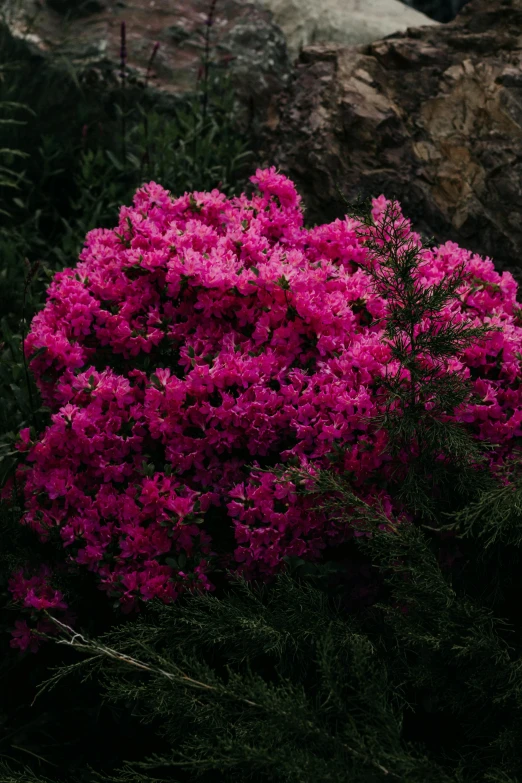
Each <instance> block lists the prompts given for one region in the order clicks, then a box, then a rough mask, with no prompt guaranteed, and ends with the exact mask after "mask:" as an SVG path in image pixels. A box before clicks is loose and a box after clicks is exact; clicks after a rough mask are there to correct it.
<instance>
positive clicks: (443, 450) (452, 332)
mask: <svg viewBox="0 0 522 783" xmlns="http://www.w3.org/2000/svg"><path fill="white" fill-rule="evenodd" d="M347 207H348V214H350V216H351V217H354V218H357V219H359V220H360V222H361V223H362V226H361V227H357V228H356V229H355V231H356V234H357V235H358V236H359V237H361V238H362V239H363V241H364V242H365V244H366V246H367V247H368V249H369V251H370V254H369V259H368V264H367V272H368V274H370V275H371V277H372V279H373V282H374V286H375V289H376V291H377V293H378V294H379V295H380V296H382V297H383V298H385V300H386V302H387V312H386V315H385V317H384V321H385V328H384V334H383V342H384V343H385V344H387V345H389V347H390V349H391V356H392V358H393V359H394V360H396V362H397V363H398V367H397V369H396V370H395V371H394V372H393V371H390V370H387V372H386V375H385V377H384V378H383V381H382V386H383V389H384V391H385V398H386V399H385V401H384V405H383V412H382V413H381V414H380V415H378V416H376V417H374V418H373V424H374V426H376V427H377V428H378V429H379V428H382V429H384V430H385V431H386V432H387V434H388V446H387V449H388V450H389V452H390V454H391V455H392V456H393V457H394V460H395V471H394V474H393V475H394V476H395V479H396V481H397V483H398V484H400V486H399V489H398V493H397V497H398V499H400V500H402V501H404V502H405V503H406V505H408V506H409V507H410V508H411V509H412V510H413V511H414V512H415V513H417V514H420V515H421V516H423V517H424V518H426V519H429V520H431V521H434V520H435V518H436V513H435V504H434V497H435V494H434V490H435V488H436V487H439V488H441V487H443V485H444V484H447V483H448V482H449V483H454V478H455V477H454V474H455V471H458V472H459V473H460V477H459V481H460V483H461V488H462V489H466V488H467V489H468V490H469V489H470V488H471V487H473V486H474V485H475V484H476V482H477V481H479V480H480V478H479V476H478V468H479V467H480V466H482V465H483V464H484V462H485V451H486V448H487V447H488V445H489V444H485V443H481V444H478V443H477V441H476V440H475V439H474V438H473V436H472V435H471V433H469V432H468V431H467V430H466V428H465V427H463V426H462V425H460V424H457V423H456V422H455V421H453V420H452V419H451V417H452V416H453V415H454V414H455V413H456V412H457V411H458V409H459V408H461V407H462V406H463V405H465V404H466V402H468V401H469V400H470V399H471V397H472V388H471V386H470V383H469V381H468V380H467V379H465V378H464V377H463V376H462V375H461V374H460V373H458V372H456V371H454V370H450V369H449V366H448V360H449V359H450V358H451V357H454V356H458V355H459V353H461V352H462V351H463V350H464V349H465V348H467V347H469V346H471V345H474V344H476V343H479V342H480V341H481V340H483V339H484V338H485V337H487V336H488V335H489V334H490V333H492V332H494V331H499V329H500V327H497V326H491V325H488V324H483V325H480V326H473V325H472V324H471V323H470V322H458V321H455V319H453V318H449V319H448V317H447V316H446V315H443V314H442V311H443V310H444V309H445V308H448V307H449V306H450V305H451V304H452V303H453V302H456V301H460V299H459V293H458V291H459V289H460V288H461V286H462V285H463V284H464V283H465V282H466V274H465V267H464V265H463V264H462V265H460V266H458V267H457V268H456V269H455V270H454V272H453V273H452V274H451V275H450V276H449V277H448V278H446V279H444V280H442V281H440V282H439V283H436V284H434V285H431V286H425V285H424V283H423V282H422V279H421V277H420V275H419V266H420V264H421V252H422V250H425V249H429V248H430V245H431V240H428V241H427V240H423V241H422V242H421V247H420V248H419V247H418V245H417V244H416V243H415V242H414V241H413V239H412V238H411V237H409V238H408V237H407V236H406V235H407V234H408V233H409V228H408V223H407V221H406V220H405V219H402V221H400V220H399V218H400V209H399V205H398V203H397V202H396V201H394V200H392V201H391V202H390V204H388V206H387V207H386V210H385V213H384V215H383V217H382V220H381V221H379V222H378V224H376V225H375V224H374V222H373V219H372V216H371V202H370V200H369V199H367V200H366V201H363V200H361V199H357V200H356V201H355V202H354V204H353V205H350V204H347ZM450 474H451V475H450Z"/></svg>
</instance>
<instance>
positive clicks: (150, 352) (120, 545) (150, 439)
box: [12, 168, 522, 637]
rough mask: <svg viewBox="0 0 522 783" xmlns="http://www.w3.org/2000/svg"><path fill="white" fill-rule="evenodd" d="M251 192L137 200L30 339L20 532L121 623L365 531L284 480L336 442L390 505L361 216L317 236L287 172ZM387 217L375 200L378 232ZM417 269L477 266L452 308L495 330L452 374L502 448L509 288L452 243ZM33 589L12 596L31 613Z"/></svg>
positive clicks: (271, 173)
mask: <svg viewBox="0 0 522 783" xmlns="http://www.w3.org/2000/svg"><path fill="white" fill-rule="evenodd" d="M252 181H253V182H254V183H255V184H256V185H257V186H258V188H259V190H260V195H253V196H252V197H251V198H249V197H247V196H246V195H242V196H241V197H238V198H231V199H227V198H226V197H225V196H224V195H223V194H222V193H220V192H219V191H218V190H213V191H212V192H210V193H199V192H196V193H194V194H185V195H184V196H181V197H180V198H176V199H175V198H173V197H172V196H171V195H170V194H169V193H168V192H167V191H165V190H164V189H163V188H162V187H160V186H159V185H157V184H155V183H150V184H149V185H147V186H144V187H142V188H141V189H140V190H138V192H137V193H136V195H135V198H134V205H133V206H132V207H123V208H122V209H121V212H120V219H119V224H118V227H117V229H114V230H102V229H96V230H94V231H91V232H90V233H89V234H88V235H87V239H86V244H85V248H84V250H83V251H82V253H81V255H80V261H79V263H78V264H77V266H76V267H75V268H73V269H66V270H65V271H63V272H60V273H58V274H57V275H56V276H55V278H54V280H53V282H52V284H51V285H50V287H49V290H48V298H47V304H46V306H45V308H44V309H43V310H42V311H41V312H40V313H39V314H38V315H37V316H36V317H35V318H34V320H33V323H32V327H31V331H30V334H29V335H28V337H27V339H26V343H25V348H26V352H27V355H28V356H29V357H30V366H31V369H32V371H33V373H34V374H35V377H36V379H37V382H38V386H39V388H40V390H41V393H42V396H43V398H44V400H45V402H46V404H47V405H48V406H50V408H51V410H52V417H51V424H50V425H49V426H48V427H47V428H46V430H45V431H44V432H43V433H42V434H41V435H40V436H38V437H37V438H36V439H35V440H32V439H31V434H30V432H29V430H24V431H22V433H21V435H20V449H21V450H23V451H24V452H25V460H24V464H23V465H22V466H21V467H20V468H19V470H18V479H19V482H20V483H21V486H23V492H24V496H25V514H24V518H23V522H24V524H26V525H28V526H30V527H31V528H33V529H34V530H35V531H36V532H37V534H38V535H39V537H40V539H41V540H42V541H47V540H48V539H50V538H54V539H55V540H56V538H58V540H59V541H61V544H63V548H64V551H65V553H66V560H67V562H68V563H69V564H75V565H76V566H78V565H79V566H83V567H85V568H86V569H88V570H90V571H92V572H94V573H95V574H96V576H97V579H98V582H99V587H100V589H102V590H104V591H106V592H107V593H108V595H109V596H110V597H112V598H113V599H114V600H115V601H116V602H117V603H119V604H120V605H121V607H122V609H123V610H124V611H129V610H131V609H132V608H134V607H137V606H139V600H149V599H152V598H154V597H158V598H160V599H162V600H163V601H166V602H169V601H173V600H175V599H176V597H177V596H178V595H179V594H180V593H182V592H184V591H187V590H194V589H203V590H211V589H213V585H212V570H213V569H214V568H215V567H216V566H221V567H223V566H227V567H231V568H234V569H235V570H239V571H241V572H243V573H244V574H245V575H246V576H262V577H265V578H266V577H270V576H271V575H273V574H274V573H276V572H277V571H278V570H279V569H280V568H281V566H282V563H283V562H284V561H283V558H284V557H286V556H298V557H302V558H305V559H310V560H317V559H318V558H319V557H320V555H321V552H322V550H323V549H324V548H325V547H326V546H328V545H331V544H337V543H340V542H342V541H345V540H347V538H349V537H350V536H352V535H354V532H357V531H354V530H351V529H350V530H348V529H346V527H345V526H344V527H343V526H341V525H340V523H339V522H338V521H336V520H334V519H327V518H326V517H325V516H323V515H321V514H318V513H316V512H314V511H313V509H312V507H311V505H310V500H309V498H306V497H302V496H297V494H296V492H295V486H294V485H293V484H292V483H291V482H288V483H287V484H285V485H281V484H280V483H276V481H275V477H274V475H273V474H272V473H271V472H270V468H276V467H278V466H281V465H283V466H284V465H300V466H304V467H305V468H308V469H309V470H312V471H313V468H314V466H329V464H330V463H329V460H328V455H329V454H331V452H332V449H333V448H334V447H335V445H336V444H342V446H343V452H342V459H341V462H340V463H339V468H340V469H342V470H345V471H349V472H350V474H351V476H352V477H353V480H354V486H355V487H356V488H358V489H359V490H360V492H361V494H362V495H363V496H366V497H375V496H377V495H378V496H379V497H380V498H381V500H382V502H383V503H384V507H385V508H386V509H388V510H389V511H391V509H392V505H391V501H390V499H389V498H388V497H387V496H386V494H385V493H384V491H383V490H382V489H380V488H378V487H377V486H376V484H375V483H374V481H375V479H374V477H375V476H376V475H377V473H380V474H381V475H386V468H387V464H388V461H389V456H387V454H386V449H385V447H386V435H385V433H384V432H383V431H375V428H373V429H372V428H371V427H370V425H369V423H368V418H369V417H372V416H374V415H375V414H377V413H379V399H380V397H379V392H380V389H381V380H382V378H383V375H384V373H385V370H386V367H388V368H390V367H392V368H393V361H392V360H391V353H390V347H389V346H388V345H386V344H385V343H383V341H382V340H381V336H382V332H383V320H382V319H383V317H385V316H386V301H385V300H384V299H383V298H382V297H381V296H379V295H378V294H377V293H376V291H375V287H374V285H373V283H372V280H371V277H370V275H369V274H368V272H367V265H368V263H369V261H368V249H367V248H366V247H365V245H364V238H363V237H361V234H360V222H359V221H357V220H355V219H351V218H346V219H344V220H336V221H334V222H333V223H331V224H329V225H322V226H317V227H315V228H311V229H305V228H304V227H303V214H302V210H301V207H300V197H299V196H298V195H297V193H296V191H295V188H294V185H293V184H292V182H290V181H289V180H288V179H286V178H285V177H284V176H282V175H280V174H278V173H276V171H275V169H274V168H271V169H268V170H258V171H257V173H256V175H255V176H254V177H252ZM388 203H389V202H387V200H386V199H385V198H384V196H380V197H379V198H377V199H373V212H372V216H373V219H374V221H375V222H376V223H378V222H379V220H381V219H382V216H383V214H384V211H385V209H386V206H387V204H388ZM404 225H405V226H406V227H407V229H406V231H407V232H409V235H410V238H411V240H412V241H413V242H414V243H415V244H416V245H417V246H418V247H419V248H420V247H421V241H420V237H419V235H418V234H415V233H414V232H411V229H410V224H409V222H408V221H404ZM356 228H358V229H359V231H358V233H359V236H356ZM368 230H369V229H368ZM420 258H421V263H420V265H419V268H418V274H419V279H420V280H421V281H422V282H423V283H424V284H425V285H426V286H428V285H432V284H434V283H436V282H438V281H440V280H442V279H443V278H444V277H445V276H447V275H449V274H451V272H452V270H454V269H455V268H456V267H457V266H458V265H459V264H460V263H462V262H463V261H464V262H465V264H466V282H465V283H464V284H463V285H462V288H461V291H460V304H459V302H456V303H455V304H452V305H451V306H448V308H447V310H446V311H445V312H444V313H443V314H442V315H443V316H445V317H446V318H447V319H453V320H454V321H456V322H458V321H462V320H466V321H471V322H474V323H476V324H482V323H491V324H492V325H500V326H501V327H502V331H499V332H494V333H492V334H491V335H490V336H489V337H488V338H487V339H485V340H484V341H482V343H481V344H480V345H477V346H474V347H472V348H469V349H466V350H465V351H464V352H463V353H462V355H461V356H459V357H455V358H454V359H452V360H451V362H450V365H451V367H452V369H458V370H460V371H461V372H462V374H463V375H464V376H465V377H470V378H471V379H472V380H473V383H474V390H475V393H476V395H478V397H479V398H480V401H478V402H477V401H476V400H475V401H474V402H473V403H470V404H468V405H466V406H465V407H464V408H463V409H462V410H460V411H458V412H457V413H456V417H457V418H460V420H462V421H464V422H466V423H468V424H469V425H470V426H471V427H472V428H473V432H474V433H475V434H476V437H477V438H479V439H484V438H487V439H490V440H492V441H493V442H495V443H497V444H499V445H500V446H502V448H504V449H505V450H508V449H509V448H510V441H511V439H512V438H513V437H518V436H520V435H521V434H522V429H521V421H522V404H521V403H522V393H521V390H520V381H519V367H520V362H519V353H518V352H519V351H521V350H522V327H521V325H520V321H519V310H518V306H517V303H516V293H517V286H516V283H515V281H514V279H513V277H512V275H511V274H509V273H507V272H505V273H503V274H502V275H500V274H498V273H497V272H496V271H495V270H494V268H493V264H492V262H491V260H490V259H489V258H487V259H485V260H484V259H482V258H480V257H479V256H477V255H473V254H472V253H471V252H469V251H465V250H462V249H461V248H459V247H458V246H457V245H456V244H455V243H452V242H447V243H446V244H445V245H443V246H441V247H439V248H434V249H430V250H426V249H424V250H422V251H421V254H420ZM256 468H263V469H264V471H267V472H259V471H258V470H256ZM227 535H228V536H229V539H228V540H229V543H226V541H227V539H226V536H227ZM222 540H224V541H225V543H220V541H222ZM230 541H232V542H233V543H232V544H230ZM24 579H25V577H24V578H23V579H22V577H20V578H19V579H18V581H16V583H15V584H13V586H12V590H13V595H14V596H15V598H18V599H19V600H21V601H22V602H24V601H25V603H26V604H27V600H28V599H27V595H28V592H27V591H26V593H24V591H23V590H22V589H21V585H23V584H26V585H27V590H28V591H29V590H30V589H32V588H29V584H30V582H24ZM33 592H34V591H33ZM42 595H43V593H42ZM49 595H51V593H49ZM52 595H54V596H55V597H56V601H57V605H58V604H59V605H60V606H61V607H62V608H63V606H64V603H63V597H62V596H61V595H59V596H57V595H56V594H55V593H52ZM31 605H32V606H34V605H35V604H34V601H33V602H32V604H31ZM19 630H20V634H22V631H23V629H19ZM20 634H19V637H20Z"/></svg>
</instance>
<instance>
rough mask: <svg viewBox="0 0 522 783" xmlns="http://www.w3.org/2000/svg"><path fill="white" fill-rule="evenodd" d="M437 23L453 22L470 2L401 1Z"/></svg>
mask: <svg viewBox="0 0 522 783" xmlns="http://www.w3.org/2000/svg"><path fill="white" fill-rule="evenodd" d="M401 2H402V3H405V4H406V5H409V6H410V7H411V8H416V9H417V11H421V12H422V13H423V14H426V16H429V17H430V19H435V20H436V21H437V22H444V23H445V22H451V20H452V19H455V17H456V16H457V14H458V13H459V12H460V11H461V10H462V8H464V6H465V5H466V3H468V2H469V0H401Z"/></svg>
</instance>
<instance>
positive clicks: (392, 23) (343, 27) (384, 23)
mask: <svg viewBox="0 0 522 783" xmlns="http://www.w3.org/2000/svg"><path fill="white" fill-rule="evenodd" d="M259 2H261V3H262V4H263V5H264V6H265V7H266V8H268V9H269V10H270V11H272V13H273V14H274V21H275V22H276V24H278V25H279V27H280V28H281V29H282V31H283V33H284V34H285V37H286V42H287V46H288V51H289V52H290V55H291V57H296V56H297V55H298V54H299V51H300V50H301V49H302V48H303V47H305V46H309V45H310V44H316V43H324V42H328V43H341V44H345V45H347V46H356V45H358V44H367V43H370V42H371V41H377V40H379V39H380V38H385V37H386V36H387V35H391V34H392V33H395V32H397V31H405V30H406V29H407V28H408V27H420V26H422V25H434V24H437V22H435V21H434V20H433V19H430V18H429V17H428V16H426V15H425V14H422V13H420V12H419V11H416V10H415V9H414V8H409V7H408V5H406V4H404V3H402V2H400V0H322V2H320V3H318V2H317V0H259Z"/></svg>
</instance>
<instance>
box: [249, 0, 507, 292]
mask: <svg viewBox="0 0 522 783" xmlns="http://www.w3.org/2000/svg"><path fill="white" fill-rule="evenodd" d="M521 31H522V0H471V2H470V3H468V4H467V5H466V6H465V7H464V8H463V9H462V11H461V13H460V14H459V15H458V16H457V17H456V19H455V20H454V21H452V22H450V23H449V24H447V25H440V26H434V27H423V28H421V29H409V30H408V31H407V32H405V33H398V34H396V35H393V36H391V37H388V38H387V39H386V40H381V41H376V42H374V43H372V44H369V45H367V46H358V47H353V48H346V47H342V46H334V45H323V46H315V47H310V48H308V49H305V50H304V51H303V52H302V54H301V57H300V60H299V63H298V65H297V70H296V77H295V81H294V82H293V84H292V86H291V88H290V89H289V90H288V91H286V92H285V93H284V94H283V95H282V96H281V99H280V102H279V108H278V111H277V112H275V113H274V114H273V115H272V117H271V124H270V130H269V131H268V132H267V136H266V138H265V145H264V156H263V157H264V162H266V163H270V164H277V165H278V166H279V168H280V170H281V171H282V172H284V173H285V174H287V175H289V176H290V177H292V178H293V179H294V180H295V181H296V183H297V185H298V188H299V190H300V192H301V193H302V194H303V196H304V201H305V204H306V205H307V219H308V221H309V222H316V221H323V220H331V219H333V218H335V217H338V216H340V215H343V214H344V211H345V210H344V206H343V202H342V200H341V199H340V198H339V196H338V194H337V192H336V184H337V183H338V185H339V186H340V188H341V189H342V191H343V192H344V194H345V195H346V196H347V198H348V199H350V200H352V199H354V198H355V197H356V196H357V195H358V194H361V195H363V196H367V195H374V196H377V195H379V194H381V193H384V194H385V195H387V196H389V197H391V196H393V195H395V196H396V197H397V198H398V199H399V200H400V201H401V202H402V205H403V208H404V212H405V214H406V215H407V216H408V217H409V218H411V219H412V222H413V225H414V228H415V229H416V230H417V231H420V232H422V233H423V234H424V235H426V236H434V238H435V240H436V241H437V242H444V241H446V240H448V239H450V240H453V241H455V242H458V243H459V244H461V245H462V246H463V247H466V248H469V249H471V250H474V251H475V252H479V253H481V254H485V255H488V256H490V257H491V258H492V259H493V260H494V261H495V262H496V263H497V265H498V266H499V268H511V269H517V276H518V278H519V279H521V278H522V261H521V260H520V259H522V36H521ZM517 267H518V268H517Z"/></svg>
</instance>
